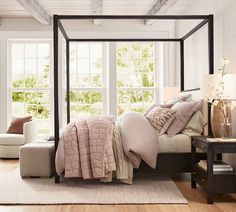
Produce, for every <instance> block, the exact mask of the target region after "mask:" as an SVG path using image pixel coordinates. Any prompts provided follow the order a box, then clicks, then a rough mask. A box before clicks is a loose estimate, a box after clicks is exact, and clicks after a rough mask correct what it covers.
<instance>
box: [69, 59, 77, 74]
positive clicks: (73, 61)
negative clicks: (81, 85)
mask: <svg viewBox="0 0 236 212" xmlns="http://www.w3.org/2000/svg"><path fill="white" fill-rule="evenodd" d="M77 72H78V71H77V67H76V59H73V58H72V59H71V60H70V73H77Z"/></svg>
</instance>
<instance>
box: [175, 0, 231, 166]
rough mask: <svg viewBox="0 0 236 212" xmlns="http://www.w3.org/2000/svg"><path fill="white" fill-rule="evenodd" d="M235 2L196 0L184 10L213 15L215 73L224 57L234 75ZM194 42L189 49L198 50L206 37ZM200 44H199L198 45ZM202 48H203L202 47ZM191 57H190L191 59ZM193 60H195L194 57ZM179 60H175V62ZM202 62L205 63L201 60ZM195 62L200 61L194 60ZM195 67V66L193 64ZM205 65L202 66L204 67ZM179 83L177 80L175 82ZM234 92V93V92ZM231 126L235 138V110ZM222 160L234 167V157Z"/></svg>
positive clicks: (191, 42) (179, 28) (186, 12)
mask: <svg viewBox="0 0 236 212" xmlns="http://www.w3.org/2000/svg"><path fill="white" fill-rule="evenodd" d="M235 11H236V1H235V0H198V1H195V3H194V4H193V5H191V6H190V7H189V8H186V10H185V11H183V14H214V27H215V29H214V37H215V42H214V44H215V51H214V53H215V64H214V67H215V72H217V68H218V67H219V62H220V58H221V57H226V58H228V59H229V61H230V63H229V65H227V70H228V72H230V73H236V60H235V56H236V27H235V21H236V12H235ZM186 27H188V24H187V25H180V24H177V26H176V33H177V34H179V33H181V32H182V31H183V30H184V29H186ZM198 39H199V40H198V41H197V42H196V40H195V41H194V39H193V40H192V41H190V46H191V48H193V49H194V48H196V49H197V48H198V47H199V45H200V46H201V42H202V41H204V39H205V41H206V39H207V36H205V35H202V36H200V38H198ZM199 42H200V43H199ZM203 48H204V47H203ZM192 56H193V55H190V57H192ZM195 58H197V57H196V56H195ZM178 60H179V59H178V58H176V61H178ZM201 61H202V62H206V61H204V60H201ZM196 62H197V63H199V62H200V61H199V60H197V59H196ZM195 65H196V64H195ZM205 65H206V64H204V66H205ZM177 83H179V80H177ZM235 92H236V91H235ZM233 114H234V115H233V117H232V119H233V120H232V126H233V136H234V137H236V110H235V112H234V113H233ZM224 159H225V160H227V161H228V162H230V163H231V164H233V165H234V166H235V167H236V156H235V155H225V156H224Z"/></svg>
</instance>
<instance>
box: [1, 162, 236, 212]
mask: <svg viewBox="0 0 236 212" xmlns="http://www.w3.org/2000/svg"><path fill="white" fill-rule="evenodd" d="M18 165H19V163H18V160H1V159H0V174H1V173H2V172H9V171H11V170H13V169H16V168H17V167H18ZM171 177H172V179H173V180H174V181H175V183H176V184H177V186H178V188H179V189H180V190H181V192H182V193H183V195H184V196H185V198H186V199H187V200H188V201H189V204H186V205H184V204H157V205H52V206H51V205H50V206H49V205H48V206H47V205H39V206H35V205H34V206H0V212H5V211H6V212H15V211H16V212H36V211H39V212H53V211H56V212H77V211H79V212H90V211H93V212H159V211H160V212H189V211H201V212H204V211H207V212H234V211H235V212H236V194H230V195H228V194H224V195H216V196H215V203H214V204H213V205H208V204H206V193H205V192H204V191H203V190H202V189H201V188H200V187H199V186H197V189H191V187H190V175H189V174H175V175H172V176H171ZM0 185H1V182H0ZM0 189H1V187H0Z"/></svg>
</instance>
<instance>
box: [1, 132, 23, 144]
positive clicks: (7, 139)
mask: <svg viewBox="0 0 236 212" xmlns="http://www.w3.org/2000/svg"><path fill="white" fill-rule="evenodd" d="M24 143H25V138H24V136H23V135H21V134H0V145H6V146H16V145H19V146H21V145H23V144H24Z"/></svg>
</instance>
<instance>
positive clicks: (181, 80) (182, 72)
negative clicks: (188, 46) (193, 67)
mask: <svg viewBox="0 0 236 212" xmlns="http://www.w3.org/2000/svg"><path fill="white" fill-rule="evenodd" d="M180 91H184V39H182V40H181V41H180Z"/></svg>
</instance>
